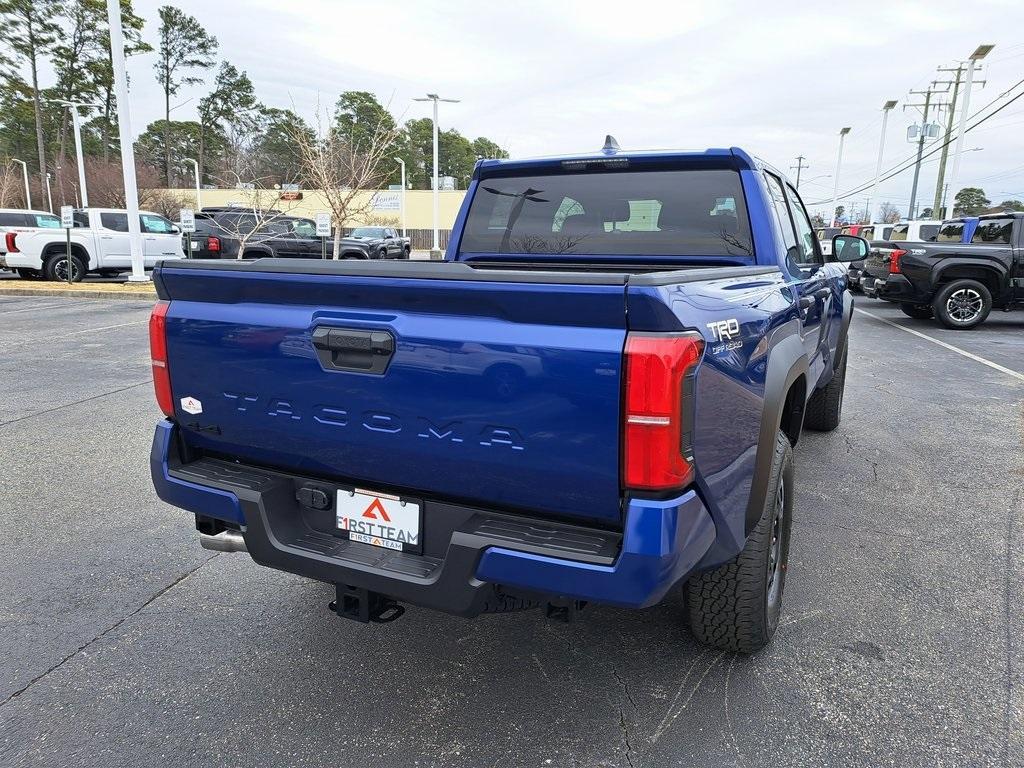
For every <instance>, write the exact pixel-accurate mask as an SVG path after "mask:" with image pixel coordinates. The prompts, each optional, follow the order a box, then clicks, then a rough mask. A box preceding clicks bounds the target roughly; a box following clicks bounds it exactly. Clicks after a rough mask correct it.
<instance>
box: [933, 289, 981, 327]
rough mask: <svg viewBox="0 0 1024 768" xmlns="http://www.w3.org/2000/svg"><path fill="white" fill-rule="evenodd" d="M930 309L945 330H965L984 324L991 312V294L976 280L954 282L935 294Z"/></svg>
mask: <svg viewBox="0 0 1024 768" xmlns="http://www.w3.org/2000/svg"><path fill="white" fill-rule="evenodd" d="M932 309H933V310H934V311H935V319H936V320H938V321H939V322H940V323H942V324H943V325H944V326H946V327H947V328H953V329H955V330H967V329H969V328H974V327H975V326H977V325H981V324H982V323H983V322H985V318H987V317H988V313H989V312H991V311H992V294H991V293H989V290H988V288H986V287H985V286H984V285H982V284H981V283H979V282H978V281H977V280H954V281H953V282H952V283H948V284H947V285H944V286H943V287H942V288H941V289H940V290H939V292H938V293H937V294H935V298H934V299H933V300H932Z"/></svg>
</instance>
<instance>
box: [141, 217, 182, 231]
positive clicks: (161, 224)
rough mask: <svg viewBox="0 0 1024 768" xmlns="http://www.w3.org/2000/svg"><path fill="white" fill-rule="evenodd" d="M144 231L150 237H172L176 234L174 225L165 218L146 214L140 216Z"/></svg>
mask: <svg viewBox="0 0 1024 768" xmlns="http://www.w3.org/2000/svg"><path fill="white" fill-rule="evenodd" d="M139 220H140V222H141V224H142V231H143V232H145V233H146V234H149V235H170V234H173V233H174V225H173V224H171V222H170V221H168V220H167V219H165V218H164V217H163V216H154V215H152V214H149V213H144V214H142V215H141V216H139Z"/></svg>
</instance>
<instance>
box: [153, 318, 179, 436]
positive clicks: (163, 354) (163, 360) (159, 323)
mask: <svg viewBox="0 0 1024 768" xmlns="http://www.w3.org/2000/svg"><path fill="white" fill-rule="evenodd" d="M170 306H171V303H170V302H169V301H158V302H157V303H156V304H154V305H153V314H151V315H150V316H149V357H150V360H151V362H152V363H153V389H154V390H155V391H156V402H157V405H159V406H160V410H161V411H163V412H164V415H165V416H168V417H170V416H173V415H174V398H173V397H172V396H171V374H170V372H169V371H168V370H167V310H168V308H169V307H170Z"/></svg>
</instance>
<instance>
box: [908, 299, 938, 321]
mask: <svg viewBox="0 0 1024 768" xmlns="http://www.w3.org/2000/svg"><path fill="white" fill-rule="evenodd" d="M900 312H902V313H903V314H904V315H906V316H907V317H912V318H914V319H915V320H931V319H932V317H933V316H934V315H935V313H934V312H933V311H932V308H931V306H929V305H928V304H911V303H910V302H906V301H904V302H902V303H901V304H900Z"/></svg>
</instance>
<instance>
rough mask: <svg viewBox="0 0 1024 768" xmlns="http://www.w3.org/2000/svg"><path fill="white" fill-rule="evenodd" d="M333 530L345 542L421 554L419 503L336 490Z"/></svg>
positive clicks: (366, 492)
mask: <svg viewBox="0 0 1024 768" xmlns="http://www.w3.org/2000/svg"><path fill="white" fill-rule="evenodd" d="M335 508H336V509H337V516H336V518H337V527H338V530H339V531H342V532H345V533H348V537H349V539H351V540H352V541H359V542H362V543H363V544H371V545H373V546H375V547H383V548H385V549H394V550H396V551H399V552H403V551H404V552H422V551H423V547H422V542H421V541H420V521H421V514H420V512H421V509H420V504H419V503H418V502H415V501H410V500H408V499H401V498H399V497H398V496H391V495H389V494H386V493H374V492H373V491H365V490H362V489H359V488H356V489H355V490H352V491H347V490H344V489H342V490H339V491H338V503H337V505H336V507H335Z"/></svg>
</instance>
